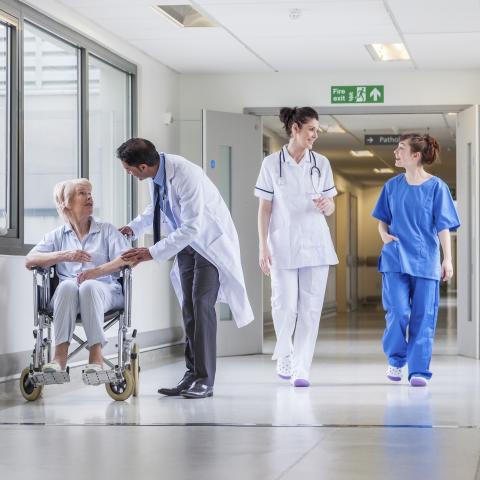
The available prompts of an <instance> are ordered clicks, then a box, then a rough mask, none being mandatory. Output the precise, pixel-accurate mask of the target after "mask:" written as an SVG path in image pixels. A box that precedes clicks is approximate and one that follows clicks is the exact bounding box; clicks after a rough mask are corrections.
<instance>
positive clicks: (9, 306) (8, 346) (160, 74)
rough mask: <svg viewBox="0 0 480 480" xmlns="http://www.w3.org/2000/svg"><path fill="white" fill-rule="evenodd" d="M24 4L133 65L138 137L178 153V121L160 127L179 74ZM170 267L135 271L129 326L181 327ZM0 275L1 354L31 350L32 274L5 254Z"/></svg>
mask: <svg viewBox="0 0 480 480" xmlns="http://www.w3.org/2000/svg"><path fill="white" fill-rule="evenodd" d="M29 4H30V5H31V6H32V7H34V8H36V9H38V10H40V11H42V12H43V13H46V14H47V15H48V16H50V17H52V18H54V19H56V20H58V21H59V22H61V23H63V24H65V25H68V26H70V27H71V28H73V29H75V30H77V31H79V32H80V33H82V34H84V35H86V36H88V37H90V38H91V39H93V40H95V41H96V42H98V43H100V44H102V45H104V46H108V47H107V48H109V49H110V50H112V51H114V52H115V53H117V54H118V55H120V56H122V57H123V58H125V59H127V60H129V61H130V62H132V63H134V64H136V65H137V67H138V76H137V84H138V135H139V136H142V137H146V138H148V139H150V140H151V141H153V143H154V144H155V145H156V146H157V148H158V149H159V150H163V151H172V152H175V151H177V150H178V144H179V133H178V132H179V128H178V123H175V122H174V123H173V124H172V125H169V126H166V125H164V124H163V114H164V113H165V112H172V114H173V116H174V118H178V97H179V92H178V83H179V76H178V74H176V73H174V72H172V71H171V70H169V69H168V68H166V67H165V66H163V65H161V64H160V63H159V62H157V61H155V60H154V59H153V58H151V57H149V56H147V55H145V54H144V53H142V52H141V51H139V50H137V49H136V48H134V47H132V46H131V45H129V44H127V43H125V42H124V41H122V40H121V39H119V38H117V37H116V36H114V35H112V34H110V33H108V32H106V31H104V30H102V29H101V28H100V27H98V26H97V25H95V24H94V23H92V22H91V21H88V20H87V19H85V18H83V17H81V16H80V15H78V14H76V13H74V12H72V11H71V10H70V9H68V8H66V7H65V6H63V5H61V4H59V3H57V2H56V1H54V0H32V1H30V2H29ZM118 168H121V167H120V165H118ZM148 201H149V199H148V191H147V188H146V185H140V186H139V208H140V209H143V208H144V207H145V206H146V204H147V203H148ZM104 220H107V221H108V220H109V219H104ZM170 266H171V264H170V262H164V263H161V264H154V263H153V262H151V264H148V265H141V266H139V267H137V269H135V271H134V292H133V324H134V325H133V326H134V327H135V328H137V329H138V331H139V332H147V331H153V330H162V329H169V328H171V327H172V326H173V327H177V330H178V327H179V326H180V325H181V315H180V309H179V307H178V302H177V300H176V298H175V297H174V295H173V294H172V290H171V287H170V284H169V281H168V272H169V269H170ZM0 275H1V278H2V281H1V282H2V286H1V289H0V355H2V354H7V353H15V352H19V351H26V350H31V349H32V347H33V340H32V333H31V332H32V327H33V303H32V295H33V294H32V275H31V273H29V272H27V270H26V269H25V267H24V258H23V257H16V256H5V255H0ZM113 333H114V332H112V334H113Z"/></svg>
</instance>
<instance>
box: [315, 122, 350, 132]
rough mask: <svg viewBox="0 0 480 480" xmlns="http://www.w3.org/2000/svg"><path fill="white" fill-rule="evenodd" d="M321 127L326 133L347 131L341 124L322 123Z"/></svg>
mask: <svg viewBox="0 0 480 480" xmlns="http://www.w3.org/2000/svg"><path fill="white" fill-rule="evenodd" d="M320 129H321V130H323V131H324V132H325V133H346V132H345V129H343V128H342V127H341V126H340V125H337V124H335V125H320Z"/></svg>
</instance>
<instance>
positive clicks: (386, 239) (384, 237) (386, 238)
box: [382, 233, 399, 245]
mask: <svg viewBox="0 0 480 480" xmlns="http://www.w3.org/2000/svg"><path fill="white" fill-rule="evenodd" d="M382 241H383V243H384V244H385V245H386V244H387V243H390V242H398V241H399V240H398V238H397V237H395V236H393V235H390V234H389V233H383V234H382Z"/></svg>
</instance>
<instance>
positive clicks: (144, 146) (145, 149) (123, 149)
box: [117, 138, 160, 167]
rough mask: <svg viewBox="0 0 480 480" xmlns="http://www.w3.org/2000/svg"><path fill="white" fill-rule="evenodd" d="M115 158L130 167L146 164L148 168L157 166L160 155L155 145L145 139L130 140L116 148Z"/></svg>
mask: <svg viewBox="0 0 480 480" xmlns="http://www.w3.org/2000/svg"><path fill="white" fill-rule="evenodd" d="M117 158H119V159H120V160H122V161H123V162H125V163H126V164H127V165H129V166H130V167H138V166H139V165H142V164H146V165H148V166H149V167H153V166H155V165H158V162H159V161H160V155H159V154H158V152H157V149H156V148H155V145H154V144H153V143H152V142H150V141H149V140H146V139H145V138H131V139H130V140H127V141H126V142H124V143H122V144H121V145H120V146H119V147H118V148H117Z"/></svg>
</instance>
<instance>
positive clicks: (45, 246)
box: [30, 217, 130, 287]
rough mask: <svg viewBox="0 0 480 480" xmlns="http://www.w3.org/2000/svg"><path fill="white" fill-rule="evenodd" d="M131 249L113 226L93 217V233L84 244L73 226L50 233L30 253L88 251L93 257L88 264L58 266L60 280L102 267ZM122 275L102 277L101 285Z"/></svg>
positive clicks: (68, 224)
mask: <svg viewBox="0 0 480 480" xmlns="http://www.w3.org/2000/svg"><path fill="white" fill-rule="evenodd" d="M129 248H130V246H129V244H128V242H127V240H126V239H125V237H124V236H123V235H122V234H121V233H120V232H119V231H118V230H117V228H115V226H113V225H112V224H110V223H104V222H99V221H97V220H95V219H94V218H93V217H92V222H91V224H90V231H89V232H88V234H87V235H86V236H85V238H84V239H83V240H82V241H81V242H80V240H79V239H78V237H77V235H76V233H75V231H74V230H73V228H72V227H71V225H70V223H68V222H67V223H65V225H62V226H61V227H58V228H56V229H55V230H53V231H51V232H49V233H47V234H46V235H45V236H44V238H43V240H42V241H41V242H39V243H38V244H37V245H36V246H35V247H33V248H32V250H31V251H30V253H33V252H38V253H51V252H59V251H62V250H85V251H86V252H88V253H89V254H90V255H91V256H92V261H91V262H88V263H80V262H60V263H58V264H57V267H56V268H57V275H58V278H59V280H60V281H63V280H67V279H69V278H75V277H76V276H77V275H78V274H79V273H80V272H82V271H84V270H89V269H90V268H94V267H98V266H99V265H102V264H104V263H107V262H110V261H112V260H115V259H116V258H117V257H119V256H120V255H121V254H122V253H123V252H124V251H125V250H128V249H129ZM118 277H119V274H118V273H114V274H112V275H105V276H103V277H98V278H97V280H100V281H101V282H107V283H114V284H117V285H118V286H119V287H120V284H119V283H118V282H117V279H118Z"/></svg>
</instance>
